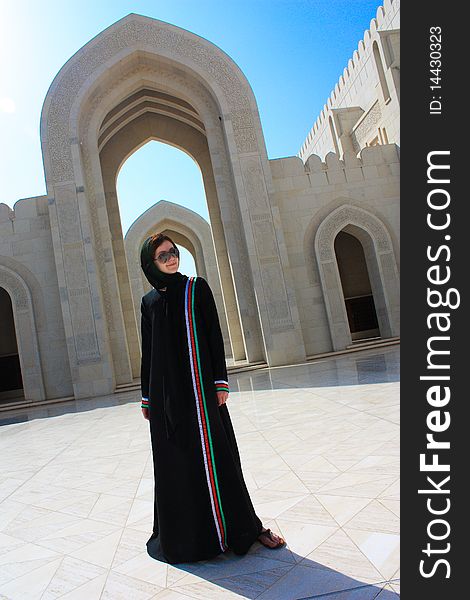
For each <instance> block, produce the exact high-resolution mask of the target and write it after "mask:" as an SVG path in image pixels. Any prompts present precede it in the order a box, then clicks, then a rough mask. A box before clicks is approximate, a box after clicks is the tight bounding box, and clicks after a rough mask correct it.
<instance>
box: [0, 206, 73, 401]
mask: <svg viewBox="0 0 470 600" xmlns="http://www.w3.org/2000/svg"><path fill="white" fill-rule="evenodd" d="M0 286H1V287H4V288H5V289H6V290H7V292H8V293H9V294H10V297H11V299H12V305H13V314H14V316H15V326H16V329H17V330H21V329H22V328H24V327H25V325H26V319H25V316H24V311H28V310H29V308H28V307H29V306H30V303H29V302H28V300H30V301H31V305H32V313H33V314H32V315H31V314H28V315H27V316H28V317H29V318H30V319H29V320H30V322H31V330H32V335H31V332H30V331H28V332H25V335H24V336H20V337H22V339H23V341H24V343H23V347H22V350H21V352H20V354H22V355H23V356H22V359H23V364H22V367H23V369H22V370H23V380H25V379H26V381H28V371H29V369H30V368H31V366H33V365H35V366H36V368H38V369H39V370H40V373H37V372H35V374H34V378H32V380H31V381H30V386H32V387H33V388H35V389H36V390H37V389H38V387H39V386H40V383H42V385H43V395H44V396H45V397H46V398H61V397H66V396H70V395H73V389H72V382H71V375H70V369H69V361H68V355H67V348H66V342H65V332H64V326H63V320H62V311H61V307H60V299H59V288H58V282H57V273H56V266H55V260H54V252H53V247H52V237H51V230H50V224H49V212H48V204H47V197H46V196H38V197H34V198H24V199H22V200H19V201H18V202H16V204H15V206H14V210H12V209H11V208H9V207H8V206H7V205H6V204H0ZM25 296H26V298H25ZM28 296H29V297H28ZM29 312H31V311H29ZM29 320H28V323H29ZM31 338H32V339H31ZM18 341H19V342H20V341H21V340H18ZM25 344H27V347H25ZM41 379H42V382H41V381H40V380H41Z"/></svg>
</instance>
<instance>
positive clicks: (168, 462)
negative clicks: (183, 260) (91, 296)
mask: <svg viewBox="0 0 470 600" xmlns="http://www.w3.org/2000/svg"><path fill="white" fill-rule="evenodd" d="M141 315H142V321H141V327H142V367H141V382H142V397H143V398H148V401H149V423H150V434H151V443H152V454H153V465H154V476H155V505H154V523H153V533H152V536H151V537H150V539H149V540H148V542H147V551H148V553H149V555H150V556H152V557H153V558H155V559H157V560H161V561H164V562H167V563H171V564H174V563H182V562H194V561H198V560H206V559H210V558H213V557H215V556H217V555H218V554H220V553H221V552H225V551H226V550H227V549H231V550H233V551H234V552H235V553H236V554H246V552H248V550H249V548H250V546H251V545H252V544H253V542H254V541H256V539H257V537H258V536H259V534H260V533H261V530H262V523H261V520H260V519H259V518H258V516H257V515H256V513H255V511H254V508H253V505H252V502H251V499H250V496H249V493H248V490H247V488H246V485H245V481H244V478H243V473H242V466H241V462H240V456H239V452H238V447H237V442H236V439H235V434H234V431H233V427H232V423H231V419H230V415H229V411H228V408H227V405H226V404H222V405H221V406H218V403H217V391H218V390H224V389H225V390H227V391H228V379H227V370H226V364H225V355H224V346H223V338H222V333H221V330H220V323H219V319H218V315H217V309H216V305H215V302H214V298H213V295H212V291H211V289H210V287H209V285H208V283H207V281H206V280H205V279H203V278H202V277H190V278H188V277H186V276H184V278H183V279H182V280H181V283H180V284H178V285H176V286H169V287H168V290H167V291H166V292H163V291H162V292H160V291H158V292H157V290H155V289H153V290H152V291H150V292H149V293H148V294H146V295H145V296H144V297H143V298H142V304H141Z"/></svg>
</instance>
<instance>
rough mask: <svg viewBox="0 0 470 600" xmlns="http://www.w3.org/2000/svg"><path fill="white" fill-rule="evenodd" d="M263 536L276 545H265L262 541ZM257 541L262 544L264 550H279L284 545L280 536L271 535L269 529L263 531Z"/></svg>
mask: <svg viewBox="0 0 470 600" xmlns="http://www.w3.org/2000/svg"><path fill="white" fill-rule="evenodd" d="M263 536H264V537H265V538H268V539H270V540H271V541H273V542H274V543H275V544H276V545H275V546H270V545H268V544H265V543H264V542H263V540H262V538H263ZM258 540H259V541H260V542H261V543H262V544H263V546H266V548H271V549H274V548H281V546H284V545H285V543H286V542H285V541H284V540H283V538H282V537H281V536H279V535H277V534H276V533H273V532H272V531H271V530H270V529H263V531H262V532H261V533H260V534H259V536H258Z"/></svg>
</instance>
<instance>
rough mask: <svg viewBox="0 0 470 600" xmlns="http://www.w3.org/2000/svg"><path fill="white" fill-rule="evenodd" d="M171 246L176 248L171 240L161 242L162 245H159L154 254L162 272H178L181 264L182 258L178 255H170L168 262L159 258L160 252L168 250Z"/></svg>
mask: <svg viewBox="0 0 470 600" xmlns="http://www.w3.org/2000/svg"><path fill="white" fill-rule="evenodd" d="M170 248H174V246H173V244H172V243H171V242H170V241H168V240H165V241H164V242H162V243H161V244H160V246H158V248H157V249H156V250H155V254H154V256H153V259H154V262H155V264H156V265H157V269H160V271H162V273H176V271H177V270H178V267H179V264H180V259H179V258H177V257H176V256H170V258H169V259H168V261H167V262H166V263H163V262H160V261H159V260H157V256H158V255H159V254H161V253H162V252H168V250H170Z"/></svg>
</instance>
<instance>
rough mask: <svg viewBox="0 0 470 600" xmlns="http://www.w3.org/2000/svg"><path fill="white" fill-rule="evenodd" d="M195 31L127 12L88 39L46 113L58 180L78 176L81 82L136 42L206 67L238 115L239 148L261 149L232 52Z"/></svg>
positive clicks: (62, 75) (64, 73)
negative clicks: (73, 116) (73, 142)
mask: <svg viewBox="0 0 470 600" xmlns="http://www.w3.org/2000/svg"><path fill="white" fill-rule="evenodd" d="M194 38H195V36H194V35H193V34H189V33H188V32H185V31H183V30H179V29H177V28H175V27H172V26H171V25H168V24H166V23H162V22H159V21H156V20H152V21H151V22H150V20H148V19H146V18H145V17H138V16H137V15H129V17H126V18H125V19H123V20H122V22H121V24H119V25H117V26H115V27H113V30H112V32H110V33H108V34H102V35H101V36H99V38H98V39H97V40H96V41H95V42H94V43H90V44H88V45H87V49H86V52H82V53H80V52H79V53H77V56H76V58H75V60H74V62H73V63H72V64H71V65H70V66H69V67H68V68H67V67H66V68H65V69H64V70H62V71H61V72H60V75H59V79H58V81H54V82H53V87H57V88H58V89H56V90H54V93H53V95H52V101H51V105H50V107H49V110H48V114H47V132H46V133H45V136H44V137H45V138H46V140H47V148H48V152H49V154H50V160H51V165H52V173H51V175H52V177H53V180H54V181H65V180H71V179H73V177H74V172H73V166H72V153H71V146H70V137H69V132H68V123H69V120H68V115H69V114H70V110H71V107H72V104H73V102H74V100H75V98H76V97H77V95H78V94H79V92H80V90H81V88H82V86H83V84H84V83H85V81H86V80H87V79H88V77H90V76H91V75H92V74H93V72H94V71H96V70H97V69H98V68H99V67H100V66H101V65H103V64H105V63H106V62H108V61H109V60H110V59H112V58H113V57H114V56H116V55H117V54H119V53H121V52H123V51H125V50H126V49H127V48H129V47H132V46H136V45H138V46H140V47H142V48H145V47H148V46H150V47H152V49H153V51H154V52H155V53H156V54H160V53H162V54H167V55H170V56H173V57H175V58H180V59H182V60H183V62H185V63H191V62H192V63H194V64H195V65H197V67H199V68H200V69H202V70H204V71H205V72H206V73H208V75H210V77H211V78H213V80H214V81H215V82H216V84H217V85H218V86H220V88H221V89H222V90H223V92H224V95H225V98H226V100H227V102H228V104H229V108H230V109H231V114H232V115H234V120H232V126H233V129H234V136H235V141H236V144H237V148H238V151H239V152H249V151H257V150H258V144H257V140H256V132H255V129H254V121H253V113H252V109H251V106H250V100H249V98H248V96H247V94H246V93H245V92H244V91H243V86H242V85H241V81H240V79H239V78H238V77H237V75H238V74H237V70H238V69H236V67H235V65H234V63H233V62H232V61H231V60H230V59H229V57H228V56H227V55H225V54H223V53H222V52H221V51H220V50H218V49H217V51H216V49H215V47H214V46H212V44H208V43H207V42H206V43H204V42H205V41H204V40H202V39H201V40H200V41H199V40H197V41H196V40H195V39H194Z"/></svg>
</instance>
